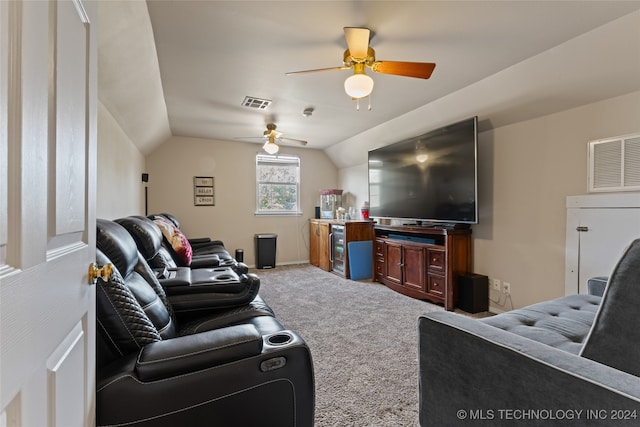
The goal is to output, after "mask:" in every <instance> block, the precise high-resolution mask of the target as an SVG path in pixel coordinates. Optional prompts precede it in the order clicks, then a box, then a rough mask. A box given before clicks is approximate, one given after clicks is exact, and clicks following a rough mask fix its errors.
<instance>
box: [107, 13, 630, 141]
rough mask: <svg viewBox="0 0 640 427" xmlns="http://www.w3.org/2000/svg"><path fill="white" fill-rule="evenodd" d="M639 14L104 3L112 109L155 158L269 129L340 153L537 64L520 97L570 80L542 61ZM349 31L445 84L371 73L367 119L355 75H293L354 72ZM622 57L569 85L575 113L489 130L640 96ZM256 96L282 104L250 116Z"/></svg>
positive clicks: (496, 119) (517, 107)
mask: <svg viewBox="0 0 640 427" xmlns="http://www.w3.org/2000/svg"><path fill="white" fill-rule="evenodd" d="M637 10H640V1H589V2H585V1H469V2H465V1H408V2H404V1H156V0H149V1H147V2H146V3H145V2H141V1H109V2H101V5H100V25H99V97H100V100H101V102H102V103H103V104H104V105H105V107H106V108H107V109H108V110H109V111H110V112H111V114H112V115H113V116H114V118H115V119H116V120H117V121H118V122H119V123H120V126H121V127H122V128H123V130H124V131H125V132H126V133H127V134H128V135H129V137H130V138H131V139H132V141H133V142H134V143H135V144H136V145H137V146H138V147H139V149H140V150H141V151H142V152H143V153H145V154H147V153H149V152H151V151H152V150H153V149H154V148H155V147H157V146H158V145H159V144H161V143H162V142H164V140H166V139H167V138H168V137H169V136H171V135H174V136H189V137H197V138H207V139H215V140H236V138H237V137H259V136H261V135H262V132H263V131H264V129H265V128H266V123H269V122H275V123H276V124H277V126H278V130H279V131H281V132H283V134H284V136H285V137H289V138H295V139H303V140H307V141H308V142H309V143H308V145H307V147H308V148H315V149H327V148H328V147H331V146H333V145H335V144H338V143H340V142H343V141H345V140H348V139H349V138H352V137H354V136H355V135H358V134H361V133H363V132H365V131H367V130H368V129H371V128H374V127H376V126H379V125H381V124H384V123H386V122H389V121H390V120H392V119H394V118H396V117H399V116H402V115H403V114H406V113H408V112H410V111H413V110H416V109H417V108H420V107H422V106H425V105H427V104H430V103H433V102H435V101H436V100H438V99H441V98H444V97H446V96H448V95H450V94H452V93H456V92H458V91H462V90H464V89H465V88H467V87H469V86H471V85H473V84H475V83H477V82H480V81H482V80H484V79H487V78H489V77H490V76H493V75H496V73H500V72H501V71H503V70H507V69H509V68H512V67H516V66H517V65H518V64H523V63H524V61H527V60H531V58H534V57H537V56H540V57H541V58H542V57H544V61H546V63H541V64H539V65H538V67H540V68H538V69H542V70H544V72H537V73H531V74H529V75H527V77H526V79H525V80H522V81H517V83H516V84H520V85H528V84H532V86H534V87H535V86H536V84H534V80H539V79H547V80H553V79H555V78H559V74H557V73H555V72H554V71H555V67H556V63H560V62H561V61H562V58H558V57H554V56H553V55H541V54H543V53H544V52H549V51H550V50H553V49H554V48H556V47H557V46H560V45H562V44H564V43H566V42H568V41H570V40H572V39H575V38H577V37H579V36H581V35H583V34H585V33H588V32H590V31H592V30H594V29H596V28H598V27H600V26H603V25H605V24H607V23H610V22H612V21H614V20H616V19H618V18H621V17H623V16H625V15H627V14H630V13H632V12H635V11H637ZM345 26H362V27H367V28H370V29H371V30H372V32H373V36H372V38H371V40H370V46H371V47H373V48H374V49H375V51H376V57H377V59H379V60H392V61H419V62H435V63H436V64H437V65H436V68H435V71H434V73H433V75H432V77H431V78H430V79H429V80H422V79H415V78H407V77H397V76H389V75H382V74H376V73H372V72H370V71H369V70H368V74H369V75H371V76H372V77H373V79H374V81H375V86H374V89H373V93H372V96H371V107H372V108H371V110H368V108H367V107H368V101H366V100H365V101H361V102H360V109H359V110H357V109H356V102H355V101H353V100H351V99H350V98H349V97H348V96H347V95H346V94H345V93H344V89H343V82H344V80H345V78H346V77H348V76H349V75H351V74H352V72H351V71H350V70H343V71H330V72H319V73H310V74H299V75H292V76H286V75H285V73H286V72H290V71H299V70H306V69H315V68H327V67H337V66H340V65H342V55H343V52H344V50H345V49H346V42H345V40H344V35H343V27H345ZM635 35H636V36H637V37H638V39H640V30H638V32H637V33H635ZM633 43H634V44H635V45H637V44H638V40H634V41H633ZM618 48H621V46H604V47H603V46H594V55H593V61H592V63H590V64H589V67H588V69H587V68H585V69H584V71H585V72H584V74H583V73H580V76H576V78H575V79H573V78H569V79H567V78H566V76H563V78H564V79H565V80H567V83H566V87H568V88H569V87H570V88H571V90H573V91H574V93H567V94H563V98H564V100H563V101H564V102H561V103H558V102H557V100H553V99H551V98H552V97H548V98H549V99H541V97H540V93H535V92H532V93H528V94H526V96H525V95H524V94H525V93H526V91H523V92H522V93H523V95H521V97H520V98H519V99H517V100H515V101H512V102H511V104H510V105H509V112H508V114H507V113H506V112H505V113H504V114H503V115H502V116H500V114H499V113H498V112H494V113H493V116H492V117H489V118H488V119H490V121H491V122H492V123H493V124H494V125H496V124H501V125H503V124H507V123H508V122H509V120H515V119H517V120H522V119H526V118H532V117H534V116H536V115H541V114H549V113H552V112H555V111H557V110H558V109H559V108H571V107H573V106H577V105H580V104H583V103H587V102H594V101H597V100H600V99H605V98H609V97H612V96H617V95H620V94H624V93H628V92H632V91H636V90H640V78H639V77H638V75H639V73H638V70H640V54H637V55H636V56H635V57H634V56H633V54H632V55H631V57H630V58H628V61H623V62H622V63H617V64H610V63H606V61H601V60H600V53H599V52H600V51H601V50H615V49H618ZM541 60H542V59H541ZM614 68H615V69H617V70H618V71H614V72H613V74H611V72H612V70H613V69H614ZM620 69H621V71H620ZM532 74H533V75H532ZM610 76H613V77H610ZM527 79H529V80H527ZM570 81H575V82H576V84H575V89H574V88H573V86H571V84H570V83H571V82H570ZM578 83H579V84H578ZM245 96H251V97H257V98H263V99H268V100H271V101H272V103H271V105H270V106H269V107H268V108H267V109H266V110H259V109H254V108H248V107H245V106H243V105H242V104H243V100H244V98H245ZM534 101H535V102H534ZM532 105H535V108H532ZM306 108H313V109H314V112H313V114H312V115H311V116H309V117H304V116H303V114H302V112H303V110H305V109H306ZM516 112H517V114H516ZM479 113H481V111H479ZM256 142H258V141H256Z"/></svg>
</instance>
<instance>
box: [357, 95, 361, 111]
mask: <svg viewBox="0 0 640 427" xmlns="http://www.w3.org/2000/svg"><path fill="white" fill-rule="evenodd" d="M356 111H360V98H356Z"/></svg>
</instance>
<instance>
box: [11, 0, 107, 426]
mask: <svg viewBox="0 0 640 427" xmlns="http://www.w3.org/2000/svg"><path fill="white" fill-rule="evenodd" d="M95 20H97V2H86V3H85V4H83V3H82V2H81V0H71V1H70V0H59V1H56V0H49V1H28V0H23V1H20V0H16V1H12V2H5V1H0V167H1V169H0V425H6V426H37V427H45V426H46V427H53V426H58V427H73V426H91V425H93V424H94V423H95V422H94V419H95V416H94V415H95V290H94V287H93V286H92V285H90V284H89V283H88V278H87V270H88V266H89V264H90V263H92V262H93V260H94V259H95V166H96V159H95V157H96V134H97V133H96V117H97V115H96V100H97V93H96V88H97V56H96V53H97V52H96V46H97V44H96V31H95V27H94V25H93V22H94V21H95Z"/></svg>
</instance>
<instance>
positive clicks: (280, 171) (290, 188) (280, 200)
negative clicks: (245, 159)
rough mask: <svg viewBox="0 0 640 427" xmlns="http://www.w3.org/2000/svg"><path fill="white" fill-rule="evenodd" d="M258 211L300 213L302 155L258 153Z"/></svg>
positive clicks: (263, 212)
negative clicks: (300, 156)
mask: <svg viewBox="0 0 640 427" xmlns="http://www.w3.org/2000/svg"><path fill="white" fill-rule="evenodd" d="M256 214H257V215H300V214H301V212H300V158H299V157H296V156H268V155H264V154H258V155H256Z"/></svg>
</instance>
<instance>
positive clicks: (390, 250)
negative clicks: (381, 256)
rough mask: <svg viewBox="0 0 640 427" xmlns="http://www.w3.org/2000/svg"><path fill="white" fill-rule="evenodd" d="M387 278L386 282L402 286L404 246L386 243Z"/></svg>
mask: <svg viewBox="0 0 640 427" xmlns="http://www.w3.org/2000/svg"><path fill="white" fill-rule="evenodd" d="M385 252H386V254H385V255H386V256H385V260H386V267H387V272H386V274H387V275H386V277H385V280H386V281H387V282H390V283H392V284H395V285H398V286H402V270H403V267H402V245H400V244H398V243H392V242H386V243H385Z"/></svg>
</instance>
